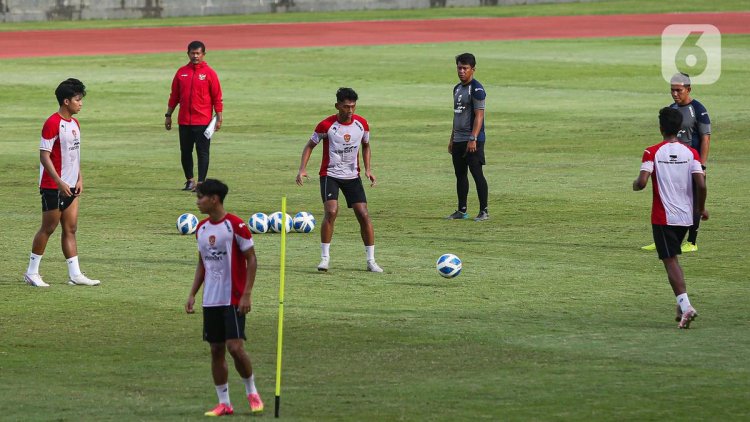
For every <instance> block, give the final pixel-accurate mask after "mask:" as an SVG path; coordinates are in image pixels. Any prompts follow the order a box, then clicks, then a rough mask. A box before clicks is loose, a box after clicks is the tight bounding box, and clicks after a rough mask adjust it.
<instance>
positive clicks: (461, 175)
mask: <svg viewBox="0 0 750 422" xmlns="http://www.w3.org/2000/svg"><path fill="white" fill-rule="evenodd" d="M476 64H477V61H476V58H475V57H474V55H473V54H471V53H463V54H459V55H458V56H456V71H457V72H458V79H459V83H458V84H456V86H455V87H453V131H451V139H450V141H449V142H448V152H449V153H450V154H451V156H452V157H453V170H454V171H455V174H456V192H457V194H458V209H456V211H455V212H454V213H453V214H451V215H449V216H448V217H447V219H448V220H462V219H466V218H469V214H468V213H467V212H466V201H467V197H468V196H469V177H468V172H469V171H471V176H472V177H473V178H474V184H475V185H476V187H477V195H479V214H477V216H476V217H475V218H474V221H484V220H487V219H489V218H490V214H489V212H488V211H487V200H488V195H489V188H488V187H487V179H485V177H484V172H483V171H482V166H483V165H484V164H485V160H484V141H485V136H484V100H485V97H486V96H487V93H486V92H485V91H484V87H483V86H482V84H481V83H479V81H477V80H476V79H474V70H475V67H476Z"/></svg>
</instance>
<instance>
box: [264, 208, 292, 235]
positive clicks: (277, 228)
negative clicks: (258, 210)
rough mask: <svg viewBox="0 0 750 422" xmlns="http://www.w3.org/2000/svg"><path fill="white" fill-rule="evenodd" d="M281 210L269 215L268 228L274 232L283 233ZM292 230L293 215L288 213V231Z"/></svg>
mask: <svg viewBox="0 0 750 422" xmlns="http://www.w3.org/2000/svg"><path fill="white" fill-rule="evenodd" d="M281 216H282V214H281V211H277V212H275V213H273V214H271V215H269V216H268V228H270V229H271V231H272V232H274V233H281V224H282V223H281ZM291 230H292V217H291V216H290V215H289V214H287V215H286V232H287V233H289V232H290V231H291Z"/></svg>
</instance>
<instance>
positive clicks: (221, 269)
mask: <svg viewBox="0 0 750 422" xmlns="http://www.w3.org/2000/svg"><path fill="white" fill-rule="evenodd" d="M195 237H196V238H197V239H198V252H200V254H201V259H202V260H203V266H204V267H205V269H206V275H205V276H204V278H203V306H204V307H212V306H229V305H238V304H239V303H240V298H241V297H242V294H243V293H244V292H245V284H246V283H247V261H246V260H245V256H244V255H243V252H245V251H247V250H248V249H250V248H252V247H253V245H254V242H253V235H252V234H250V229H249V228H248V227H247V224H246V223H245V222H244V221H242V219H241V218H239V217H237V216H236V215H234V214H227V215H226V216H225V217H224V218H223V219H221V221H219V222H218V223H213V222H211V220H209V219H208V218H206V219H205V220H203V221H201V222H200V223H199V224H198V228H197V229H196V231H195Z"/></svg>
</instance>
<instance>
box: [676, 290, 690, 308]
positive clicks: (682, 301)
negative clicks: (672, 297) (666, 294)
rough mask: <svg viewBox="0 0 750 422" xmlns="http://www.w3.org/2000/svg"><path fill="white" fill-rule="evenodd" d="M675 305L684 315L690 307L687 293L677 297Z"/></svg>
mask: <svg viewBox="0 0 750 422" xmlns="http://www.w3.org/2000/svg"><path fill="white" fill-rule="evenodd" d="M677 304H678V305H680V310H681V311H682V312H683V313H684V312H685V311H687V310H688V308H689V307H690V299H688V295H687V293H683V294H681V295H679V296H677Z"/></svg>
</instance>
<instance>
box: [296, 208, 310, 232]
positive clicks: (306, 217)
mask: <svg viewBox="0 0 750 422" xmlns="http://www.w3.org/2000/svg"><path fill="white" fill-rule="evenodd" d="M292 227H294V231H296V232H299V233H310V232H311V231H313V230H314V229H315V217H313V215H312V214H310V213H309V212H306V211H300V212H298V213H297V214H296V215H295V216H294V220H292Z"/></svg>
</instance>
